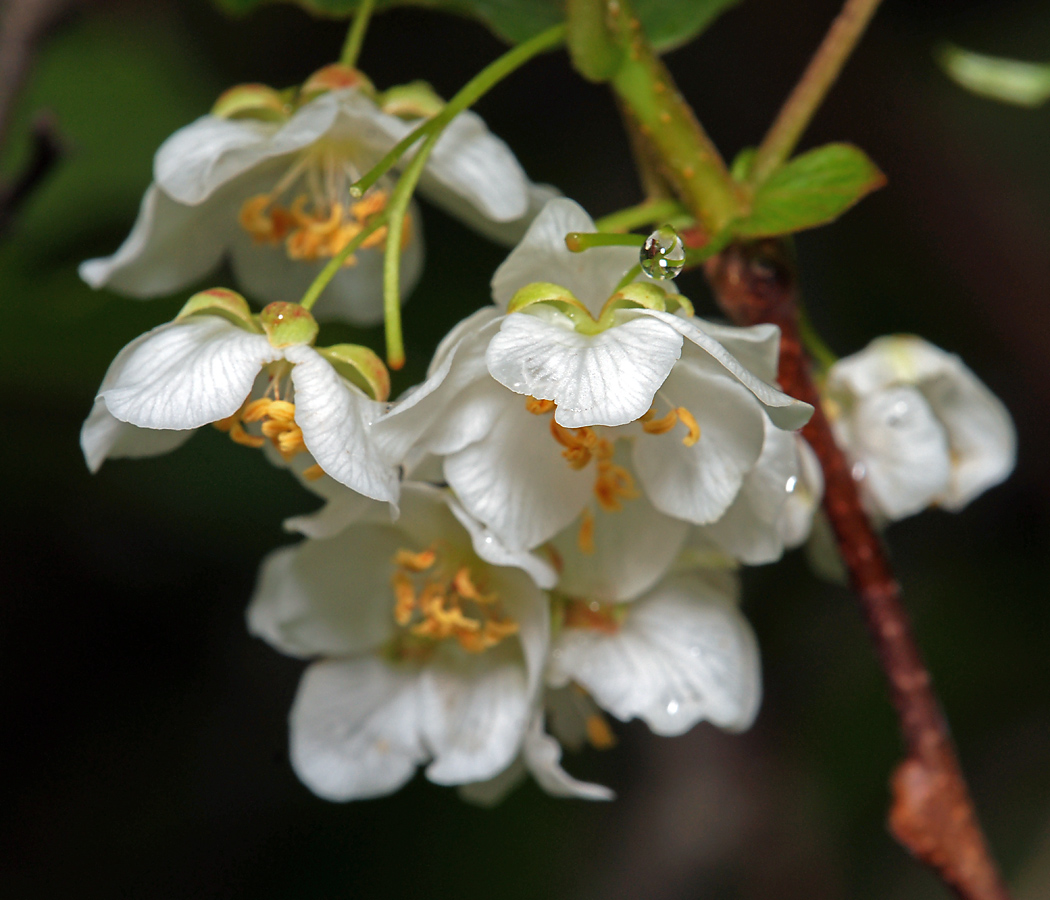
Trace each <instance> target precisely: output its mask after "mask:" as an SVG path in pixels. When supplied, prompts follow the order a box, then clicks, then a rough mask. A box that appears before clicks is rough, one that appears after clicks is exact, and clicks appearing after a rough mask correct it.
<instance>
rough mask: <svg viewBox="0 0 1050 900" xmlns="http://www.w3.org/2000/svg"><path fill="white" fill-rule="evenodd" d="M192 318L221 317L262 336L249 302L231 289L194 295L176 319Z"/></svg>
mask: <svg viewBox="0 0 1050 900" xmlns="http://www.w3.org/2000/svg"><path fill="white" fill-rule="evenodd" d="M190 316H220V317H222V318H223V319H226V321H228V322H231V323H232V324H234V325H236V326H237V327H238V328H243V329H244V330H245V331H251V332H254V333H255V334H262V333H263V330H262V327H261V326H260V325H259V323H258V322H256V321H255V317H254V316H253V315H252V310H251V307H250V306H248V301H247V300H245V299H244V297H242V296H241V295H240V294H238V293H237V292H236V291H231V290H230V289H229V288H209V289H208V290H206V291H200V292H199V293H197V294H194V295H193V296H192V297H190V299H189V300H187V301H186V304H185V305H184V306H183V307H182V309H180V310H179V314H178V315H177V316H176V317H175V321H176V322H178V321H180V320H181V319H188V318H189V317H190Z"/></svg>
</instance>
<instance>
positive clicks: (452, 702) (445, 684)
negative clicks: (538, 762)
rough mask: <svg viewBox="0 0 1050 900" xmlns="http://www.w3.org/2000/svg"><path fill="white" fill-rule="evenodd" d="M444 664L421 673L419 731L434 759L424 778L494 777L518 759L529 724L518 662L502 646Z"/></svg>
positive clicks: (449, 781) (444, 781)
mask: <svg viewBox="0 0 1050 900" xmlns="http://www.w3.org/2000/svg"><path fill="white" fill-rule="evenodd" d="M505 646H506V647H507V649H504V647H505ZM443 662H444V664H442V663H439V662H438V661H435V662H433V663H431V664H430V665H428V666H427V667H426V668H425V669H424V670H423V671H422V672H421V673H420V694H419V696H420V707H421V708H420V716H421V721H422V733H423V735H424V741H425V742H426V746H427V747H428V748H429V749H430V751H431V753H432V754H433V757H434V761H433V762H432V763H431V764H430V765H429V766H427V771H426V774H427V778H429V779H430V780H431V781H433V782H435V783H436V784H465V783H468V782H473V781H484V780H486V779H488V778H492V777H494V776H495V775H497V774H498V773H499V772H501V771H502V770H503V769H505V768H506V767H507V766H509V765H510V763H511V762H512V761H513V760H514V757H515V756H517V754H518V749H519V748H520V746H521V741H522V737H523V736H524V733H525V728H526V725H527V723H528V716H529V710H530V703H529V695H528V690H527V685H526V679H525V670H524V667H523V666H522V664H521V658H520V656H519V655H518V654H517V653H514V652H512V648H510V647H509V646H507V645H503V646H500V647H494V648H492V649H490V650H487V651H486V652H485V653H484V654H480V655H478V656H474V657H472V658H470V659H463V658H462V657H457V658H455V660H454V661H453V659H452V658H451V654H450V655H449V658H448V659H446V660H444V661H443Z"/></svg>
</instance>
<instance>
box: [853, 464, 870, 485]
mask: <svg viewBox="0 0 1050 900" xmlns="http://www.w3.org/2000/svg"><path fill="white" fill-rule="evenodd" d="M850 474H851V475H852V476H853V480H854V481H863V480H864V476H865V475H867V474H868V467H867V466H865V465H864V463H862V462H859V463H854V464H853V468H852V469H850Z"/></svg>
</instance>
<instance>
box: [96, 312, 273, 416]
mask: <svg viewBox="0 0 1050 900" xmlns="http://www.w3.org/2000/svg"><path fill="white" fill-rule="evenodd" d="M280 356H281V353H280V351H279V350H275V349H274V348H273V347H271V346H270V343H269V341H267V340H266V338H265V337H263V336H262V335H261V334H251V333H249V332H247V331H244V330H242V329H241V328H238V327H237V326H236V325H233V324H232V323H230V322H228V321H226V320H225V319H223V318H220V317H219V316H208V315H203V316H194V317H192V318H190V319H186V320H184V321H179V322H170V323H168V324H167V325H161V326H160V327H159V328H154V329H153V330H152V331H151V332H149V334H148V335H146V339H145V340H143V341H142V342H141V343H140V344H138V345H137V346H136V347H135V349H134V351H133V352H132V353H131V354H130V355H129V356H128V358H127V359H126V361H125V362H124V366H123V368H122V370H121V372H120V374H119V375H118V376H117V378H116V380H115V381H114V383H113V385H112V386H111V387H106V388H104V389H103V390H101V391H99V394H98V396H99V397H100V398H102V399H104V400H105V401H106V406H107V407H109V411H110V412H111V413H113V415H114V416H116V417H117V418H118V419H120V420H121V421H123V422H130V423H131V424H132V425H138V426H139V427H141V428H165V429H171V430H183V429H187V428H200V426H202V425H207V424H208V423H209V422H215V421H218V420H219V419H224V418H226V417H227V416H231V415H233V414H234V413H235V412H236V411H237V410H238V409H239V408H240V406H241V404H242V403H244V400H245V398H246V397H247V396H248V394H249V392H250V391H251V389H252V383H253V382H254V381H255V376H256V375H258V374H259V370H260V369H261V368H262V367H263V366H264V365H266V364H267V363H270V362H273V361H274V360H276V359H279V358H280Z"/></svg>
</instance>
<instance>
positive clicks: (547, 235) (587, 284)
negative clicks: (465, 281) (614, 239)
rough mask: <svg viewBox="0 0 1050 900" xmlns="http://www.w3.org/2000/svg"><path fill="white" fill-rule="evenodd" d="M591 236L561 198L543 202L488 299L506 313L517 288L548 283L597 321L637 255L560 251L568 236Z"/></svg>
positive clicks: (618, 250) (575, 209)
mask: <svg viewBox="0 0 1050 900" xmlns="http://www.w3.org/2000/svg"><path fill="white" fill-rule="evenodd" d="M594 230H595V227H594V220H593V219H591V217H590V216H589V215H587V213H586V212H585V211H584V209H583V207H582V206H580V205H579V204H578V203H576V202H574V201H572V200H568V199H566V198H557V199H554V200H551V201H550V202H548V203H547V205H546V206H544V207H543V210H542V211H541V212H540V214H539V215H538V216H536V218H535V219H534V220H533V222H532V225H530V226H529V230H528V231H527V232H525V237H524V238H522V240H521V243H520V244H518V246H517V247H515V248H514V249H513V250H512V251H511V253H510V256H508V257H507V258H506V259H505V260H504V261H503V264H502V265H501V266H500V267H499V268H498V269H497V270H496V274H495V275H493V276H492V299H493V300H495V301H496V303H497V304H499V305H500V306H501V307H503V308H504V309H506V307H507V304H508V303H509V302H510V299H511V297H513V296H514V294H515V293H516V292H517V291H518V289H519V288H523V287H525V285H527V284H531V283H532V282H534V281H548V282H552V283H553V284H560V285H561V286H562V287H564V288H568V289H569V290H570V291H572V293H573V294H574V295H575V296H576V298H577V299H578V300H579V301H580V302H581V303H583V304H584V306H586V307H587V308H588V309H589V310H590V311H591V313H592V314H593V315H594V316H595V317H597V315H598V314H599V313H600V312H601V309H602V306H604V304H605V301H606V300H608V299H609V297H610V296H611V295H612V293H613V291H614V290H615V289H616V285H617V284H619V282H620V279H622V278H623V276H624V274H625V273H626V272H627V271H628V269H630V268H631V267H632V266H635V265H637V263H638V251H637V249H635V248H634V247H596V248H594V249H593V250H587V251H585V252H583V253H573V252H571V251H570V250H569V249H568V248H567V247H566V246H565V235H566V234H568V233H569V232H570V231H583V232H591V231H594Z"/></svg>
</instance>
